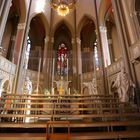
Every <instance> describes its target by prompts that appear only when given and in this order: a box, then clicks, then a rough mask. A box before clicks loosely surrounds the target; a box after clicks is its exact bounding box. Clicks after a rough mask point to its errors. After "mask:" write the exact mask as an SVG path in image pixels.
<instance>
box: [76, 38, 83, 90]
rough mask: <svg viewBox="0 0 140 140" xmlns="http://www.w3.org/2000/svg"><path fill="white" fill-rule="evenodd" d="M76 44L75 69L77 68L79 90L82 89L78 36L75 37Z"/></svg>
mask: <svg viewBox="0 0 140 140" xmlns="http://www.w3.org/2000/svg"><path fill="white" fill-rule="evenodd" d="M76 44H77V45H76V46H77V65H78V66H77V70H78V81H79V82H78V89H79V91H80V92H81V90H82V81H83V80H82V57H81V40H80V38H78V37H77V38H76Z"/></svg>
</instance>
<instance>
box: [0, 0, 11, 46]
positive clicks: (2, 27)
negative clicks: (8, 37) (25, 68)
mask: <svg viewBox="0 0 140 140" xmlns="http://www.w3.org/2000/svg"><path fill="white" fill-rule="evenodd" d="M11 5H12V0H6V1H5V4H4V7H3V12H2V16H1V21H0V47H1V48H2V46H1V43H2V37H3V34H4V30H5V26H6V22H7V18H8V14H9V11H10V7H11Z"/></svg>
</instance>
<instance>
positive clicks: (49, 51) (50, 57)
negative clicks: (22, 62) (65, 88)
mask: <svg viewBox="0 0 140 140" xmlns="http://www.w3.org/2000/svg"><path fill="white" fill-rule="evenodd" d="M53 44H54V38H53V37H50V39H49V42H48V49H47V69H48V70H47V71H48V74H47V87H48V88H49V89H51V85H52V70H53V57H54V54H53Z"/></svg>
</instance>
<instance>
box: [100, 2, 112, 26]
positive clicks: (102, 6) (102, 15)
mask: <svg viewBox="0 0 140 140" xmlns="http://www.w3.org/2000/svg"><path fill="white" fill-rule="evenodd" d="M110 6H111V0H102V1H101V3H100V7H99V25H104V21H105V16H106V14H107V12H108V9H109V8H110Z"/></svg>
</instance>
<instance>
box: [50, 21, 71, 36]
mask: <svg viewBox="0 0 140 140" xmlns="http://www.w3.org/2000/svg"><path fill="white" fill-rule="evenodd" d="M62 24H64V25H66V27H67V28H68V29H69V31H70V33H71V36H72V37H74V29H73V27H72V26H71V25H70V24H69V23H68V22H67V21H66V20H61V21H60V22H59V23H57V24H56V25H55V26H54V28H53V30H52V36H54V34H55V31H56V30H57V29H58V28H59V27H60V26H61V25H62Z"/></svg>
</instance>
